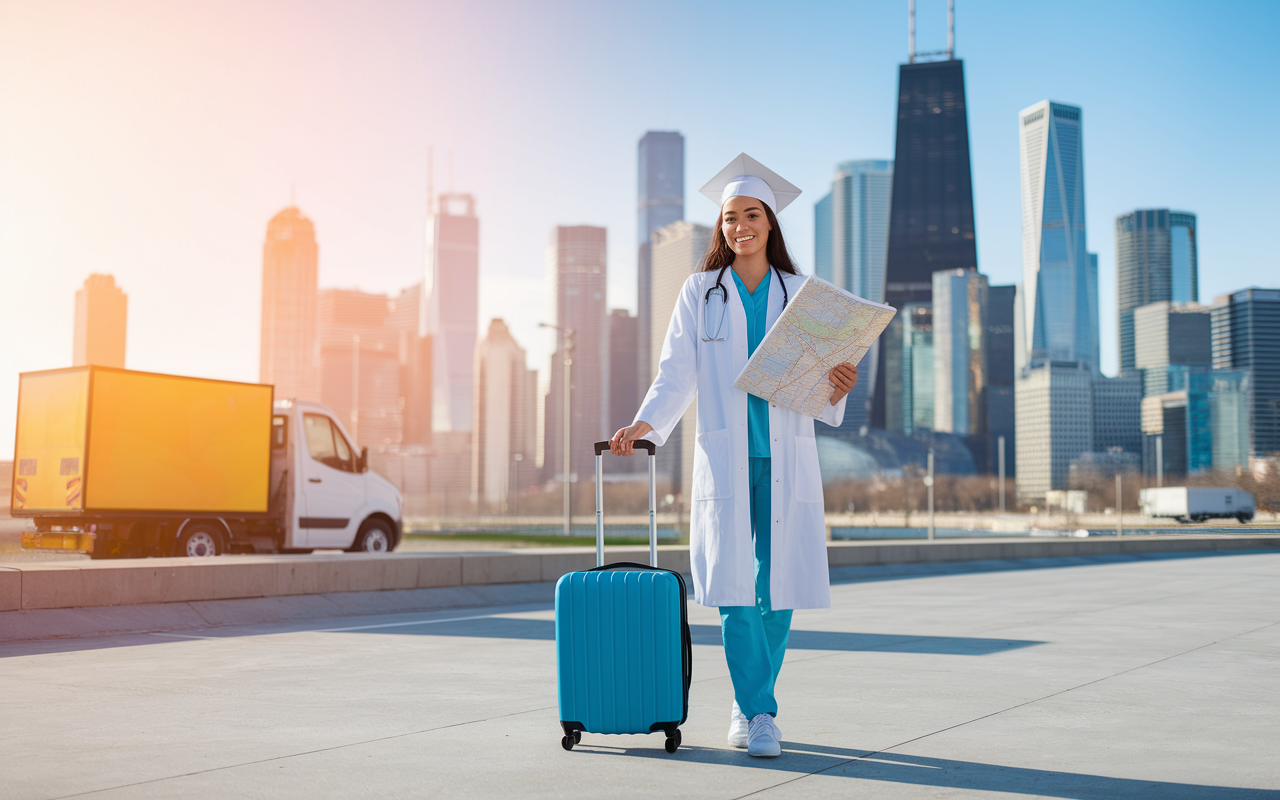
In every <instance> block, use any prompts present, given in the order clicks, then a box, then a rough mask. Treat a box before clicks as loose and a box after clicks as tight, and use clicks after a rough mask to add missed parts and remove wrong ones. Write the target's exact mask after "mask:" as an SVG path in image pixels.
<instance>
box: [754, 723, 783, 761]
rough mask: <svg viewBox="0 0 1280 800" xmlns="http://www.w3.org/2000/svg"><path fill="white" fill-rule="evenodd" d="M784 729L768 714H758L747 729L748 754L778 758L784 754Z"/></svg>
mask: <svg viewBox="0 0 1280 800" xmlns="http://www.w3.org/2000/svg"><path fill="white" fill-rule="evenodd" d="M780 739H782V731H780V730H778V725H777V723H775V722H774V721H773V717H771V716H769V715H768V714H756V715H755V716H754V717H753V718H752V719H751V725H750V726H749V727H748V729H747V755H749V756H757V757H759V758H777V757H778V756H780V755H782V744H781V742H780V741H779V740H780Z"/></svg>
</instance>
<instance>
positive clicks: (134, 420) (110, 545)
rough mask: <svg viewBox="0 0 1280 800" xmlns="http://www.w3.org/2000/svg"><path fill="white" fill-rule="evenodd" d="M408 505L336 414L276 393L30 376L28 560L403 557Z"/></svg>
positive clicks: (54, 373)
mask: <svg viewBox="0 0 1280 800" xmlns="http://www.w3.org/2000/svg"><path fill="white" fill-rule="evenodd" d="M401 507H402V500H401V497H400V493H399V491H398V490H397V489H396V488H395V486H393V485H392V484H391V483H389V482H388V481H387V480H385V479H384V478H382V477H381V476H379V475H377V474H376V473H372V472H369V470H368V464H367V454H366V452H363V451H362V452H359V453H357V452H356V450H355V448H354V447H353V446H352V445H351V437H350V436H349V435H348V434H347V432H346V431H345V429H344V428H343V427H342V425H341V423H340V422H339V421H338V420H337V419H336V418H335V417H334V415H333V413H332V412H331V411H330V410H329V409H328V408H327V407H325V406H323V405H321V404H319V403H305V402H294V401H291V400H279V401H276V400H275V399H274V397H273V388H272V387H271V386H269V385H263V384H251V383H236V382H232V381H219V380H206V379H203V378H188V377H181V376H177V375H158V374H154V373H147V372H136V371H131V370H123V369H113V368H108V367H97V366H90V367H73V368H71V369H59V370H48V371H44V372H28V373H23V374H22V375H21V376H20V378H19V387H18V428H17V440H16V443H15V453H14V470H13V486H12V494H11V501H10V508H11V513H12V514H13V515H14V516H26V517H31V518H32V519H33V520H34V521H35V523H36V531H34V532H32V533H29V534H26V535H24V537H23V546H24V547H26V548H30V549H45V550H50V549H52V550H79V551H83V552H88V553H90V554H91V555H92V556H93V557H95V558H119V557H141V556H168V555H189V556H206V555H217V554H220V553H226V552H309V551H310V550H313V549H316V548H341V549H346V550H363V551H367V552H385V551H388V550H391V549H393V548H394V547H395V546H396V544H398V542H399V539H400V529H401V523H400V517H401Z"/></svg>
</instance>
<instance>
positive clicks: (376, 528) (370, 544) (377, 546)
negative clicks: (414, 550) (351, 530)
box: [347, 519, 391, 553]
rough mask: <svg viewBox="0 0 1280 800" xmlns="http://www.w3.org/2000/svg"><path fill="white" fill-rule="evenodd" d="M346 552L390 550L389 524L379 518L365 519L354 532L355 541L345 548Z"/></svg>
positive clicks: (383, 551)
mask: <svg viewBox="0 0 1280 800" xmlns="http://www.w3.org/2000/svg"><path fill="white" fill-rule="evenodd" d="M347 552H348V553H389V552H391V526H389V525H387V523H385V522H383V521H382V520H380V519H371V520H366V521H365V523H364V524H363V525H361V526H360V532H359V533H358V534H356V541H355V543H354V544H352V545H351V547H350V548H348V549H347Z"/></svg>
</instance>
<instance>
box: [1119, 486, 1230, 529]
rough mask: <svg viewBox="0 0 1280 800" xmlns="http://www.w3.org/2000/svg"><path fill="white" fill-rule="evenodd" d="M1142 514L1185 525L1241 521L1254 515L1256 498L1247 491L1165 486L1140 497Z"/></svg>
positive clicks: (1143, 493) (1146, 492)
mask: <svg viewBox="0 0 1280 800" xmlns="http://www.w3.org/2000/svg"><path fill="white" fill-rule="evenodd" d="M1138 503H1139V505H1140V506H1141V507H1142V513H1143V514H1146V515H1147V516H1149V517H1172V518H1174V519H1177V520H1181V521H1184V522H1192V521H1202V520H1206V519H1224V518H1225V519H1230V518H1233V517H1234V518H1237V519H1240V520H1241V521H1244V520H1245V519H1252V518H1253V515H1254V508H1255V507H1254V501H1253V495H1251V494H1249V493H1248V492H1246V491H1244V490H1243V489H1234V488H1221V487H1214V486H1165V487H1162V488H1156V489H1143V490H1142V491H1141V492H1139V493H1138Z"/></svg>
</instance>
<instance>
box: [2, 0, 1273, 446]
mask: <svg viewBox="0 0 1280 800" xmlns="http://www.w3.org/2000/svg"><path fill="white" fill-rule="evenodd" d="M918 18H919V26H918V46H919V48H920V49H921V50H933V49H940V48H942V47H944V46H945V37H946V30H945V20H946V2H945V0H918ZM1278 29H1280V3H1276V2H1235V3H1233V2H1219V3H1212V4H1206V3H1190V2H1167V3H1154V2H1117V1H1116V0H1112V1H1111V2H1099V1H1096V0H1078V1H1077V2H1073V3H1029V2H1025V0H1024V1H1023V2H1012V1H1011V0H1008V1H1006V0H988V1H986V2H976V1H970V0H958V9H957V52H958V55H959V56H960V57H961V58H963V59H964V60H965V70H966V80H967V92H968V100H969V131H970V141H971V143H972V158H973V176H974V192H975V205H976V211H977V226H978V233H977V240H978V258H979V268H980V269H981V270H982V271H983V272H985V273H987V274H988V275H990V277H991V279H992V282H993V283H1011V282H1014V281H1016V280H1018V276H1019V274H1020V270H1021V256H1020V237H1021V229H1020V217H1019V214H1020V211H1019V202H1020V201H1019V192H1018V140H1017V127H1016V119H1017V112H1018V110H1019V109H1021V108H1024V107H1026V106H1028V105H1030V104H1032V103H1034V102H1036V101H1038V100H1041V99H1044V98H1052V99H1054V100H1059V101H1063V102H1067V103H1073V104H1076V105H1079V106H1081V107H1082V108H1083V110H1084V147H1085V176H1086V178H1085V180H1086V204H1087V213H1088V225H1089V244H1090V249H1091V250H1093V251H1095V252H1097V253H1098V254H1099V266H1100V275H1101V292H1100V294H1101V306H1102V308H1101V311H1102V323H1103V324H1102V343H1103V364H1104V368H1105V369H1107V370H1108V371H1112V370H1114V365H1115V361H1116V353H1115V303H1114V298H1115V271H1114V264H1115V245H1114V239H1113V233H1112V226H1113V221H1114V218H1115V216H1116V215H1117V214H1119V213H1122V212H1125V211H1127V210H1131V209H1133V208H1136V207H1172V208H1178V209H1184V210H1188V211H1192V212H1194V213H1196V214H1197V215H1198V217H1199V233H1200V296H1201V300H1202V301H1209V300H1211V299H1212V297H1213V296H1214V295H1215V294H1218V293H1221V292H1226V291H1230V290H1233V289H1237V288H1240V287H1243V286H1247V285H1251V284H1258V285H1264V286H1266V285H1270V286H1275V285H1280V258H1278V257H1277V254H1276V247H1275V244H1274V240H1275V235H1274V233H1272V231H1273V230H1274V229H1275V227H1276V220H1277V218H1278V217H1280V213H1278V212H1280V196H1278V195H1277V191H1276V187H1277V185H1280V156H1278V155H1277V147H1276V140H1277V130H1280V110H1278V108H1277V104H1276V102H1275V99H1274V94H1275V88H1274V87H1275V83H1276V80H1275V75H1276V74H1277V72H1278V71H1280V70H1278V69H1277V66H1276V59H1275V53H1276V50H1277V48H1276V45H1275V43H1274V38H1275V32H1276V30H1278ZM905 55H906V3H905V2H844V3H777V2H770V3H764V2H742V3H730V4H726V3H707V2H689V1H688V0H684V1H682V2H674V1H672V2H668V1H666V0H664V1H663V2H649V3H633V4H622V3H589V2H584V1H583V0H574V1H573V2H569V1H567V0H561V1H560V2H544V3H538V4H531V3H516V2H501V3H498V2H474V3H467V4H445V3H420V2H403V3H395V2H381V3H374V4H364V3H355V2H306V3H304V2H252V3H251V2H217V3H214V2H204V3H198V2H193V3H189V4H186V3H184V4H171V3H164V2H149V1H146V0H130V1H127V2H126V1H125V0H116V1H115V2H61V0H49V1H48V2H14V0H4V2H2V3H0V115H2V116H3V117H4V119H5V120H6V123H5V125H4V126H0V315H3V316H4V318H5V319H6V321H7V322H8V323H9V326H8V327H9V331H10V334H9V335H10V340H9V341H10V345H9V346H7V347H6V348H5V352H3V353H0V458H4V457H7V456H8V453H9V452H11V448H12V442H11V439H10V437H11V433H9V432H10V431H11V430H12V425H11V424H6V423H5V422H4V420H5V419H9V420H12V419H13V412H14V407H15V401H16V394H17V391H16V374H17V372H19V371H22V370H33V369H46V368H52V367H58V366H65V365H66V364H68V363H69V362H70V357H71V332H72V310H73V297H74V291H75V289H76V287H77V286H78V285H79V284H80V283H82V282H83V280H84V278H85V276H86V275H88V274H89V273H90V272H94V271H103V272H112V273H113V274H115V276H116V278H117V280H118V281H119V283H121V284H122V285H123V286H124V288H125V290H126V291H127V292H128V293H129V296H130V309H129V311H130V323H129V362H128V365H129V366H130V367H133V368H138V369H150V370H157V371H166V372H179V373H186V374H195V375H207V376H214V377H226V378H235V379H246V380H256V378H257V358H258V324H259V303H260V299H259V294H260V285H261V252H262V251H261V248H262V241H263V236H264V233H265V228H266V223H267V220H268V219H269V218H270V217H271V215H272V214H274V213H275V212H276V211H278V210H279V209H280V208H281V207H282V206H284V205H286V204H287V202H288V198H289V186H290V184H291V183H296V185H297V197H298V204H299V205H300V206H301V208H302V210H303V212H304V213H306V214H308V215H309V216H310V217H312V219H314V221H315V223H316V228H317V233H318V238H319V240H320V273H321V284H322V286H341V287H360V288H363V289H367V290H372V291H394V290H397V289H399V288H401V287H404V286H407V285H409V284H412V283H415V282H417V281H418V280H421V277H422V271H423V259H424V253H423V250H424V245H423V209H424V208H425V205H426V179H425V173H426V149H427V145H428V144H433V145H434V147H435V153H436V164H437V168H436V188H437V190H444V189H446V188H449V186H450V183H452V186H453V188H456V189H458V190H460V191H470V192H473V193H474V194H475V195H476V196H477V200H478V211H479V214H480V217H481V292H482V299H481V312H482V315H483V316H482V319H483V320H485V322H486V323H487V320H488V318H489V317H492V316H503V317H506V318H507V320H508V322H509V323H511V325H512V327H513V330H514V332H515V335H516V337H517V339H519V340H520V341H521V342H522V343H523V344H524V345H525V346H526V347H527V348H528V350H529V356H530V366H534V367H539V368H544V367H545V358H546V354H547V351H548V349H549V346H550V343H551V342H550V338H549V335H548V334H546V333H545V332H539V331H538V330H537V328H536V324H537V322H538V321H539V320H540V319H542V318H543V317H544V316H545V298H544V297H543V295H542V282H543V262H542V256H543V249H544V247H545V244H546V241H547V236H548V232H549V229H550V227H551V226H552V225H555V224H582V223H586V224H596V225H604V226H607V227H608V229H609V242H610V263H609V270H610V288H609V296H610V301H611V304H612V305H614V306H625V307H630V308H634V307H635V253H634V246H633V244H632V243H633V242H634V240H635V191H636V187H635V147H636V142H637V141H638V139H639V138H640V137H641V136H642V135H643V134H644V132H645V131H646V130H649V129H658V130H671V129H674V130H680V131H682V132H683V133H684V134H685V136H686V140H687V147H688V149H687V177H686V190H687V202H686V207H687V210H688V216H689V218H690V219H693V220H696V221H702V222H709V221H711V220H712V218H713V216H714V211H715V209H714V207H713V206H712V204H711V203H709V202H707V201H706V200H705V199H704V198H702V197H701V196H700V195H698V194H697V188H698V187H699V186H700V185H701V184H702V183H703V182H704V181H705V180H706V179H707V178H708V177H709V176H711V175H713V174H714V173H715V172H717V171H718V170H719V169H720V168H721V167H722V166H723V165H724V163H726V162H727V161H728V159H729V158H730V157H732V156H733V155H736V154H737V153H738V152H739V151H743V150H745V151H746V152H748V153H750V154H752V155H753V156H755V157H756V158H758V159H760V160H761V161H763V162H764V163H766V164H769V165H770V166H771V167H773V168H774V169H776V170H777V171H778V172H779V173H781V174H782V175H784V176H786V177H787V178H789V179H790V180H791V181H793V182H794V183H796V184H797V185H799V186H800V187H801V188H803V189H804V190H805V194H804V195H802V196H801V198H800V199H799V200H798V201H796V203H794V204H793V205H792V206H791V207H790V208H789V209H788V210H787V211H786V212H785V213H784V214H783V216H782V222H783V225H784V228H785V230H786V232H787V235H788V239H789V241H790V242H791V244H792V246H793V249H794V250H795V251H796V254H797V255H798V256H799V258H800V260H801V263H802V264H805V265H808V264H809V263H810V260H811V257H812V252H813V242H812V206H813V203H814V202H815V201H816V200H817V199H818V198H820V197H821V196H822V195H823V194H824V193H825V192H826V190H827V186H828V183H829V181H830V177H831V172H832V170H833V168H834V166H835V164H836V163H837V162H840V161H844V160H848V159H853V158H892V156H893V136H894V115H895V108H896V88H897V65H898V64H899V63H901V62H902V61H903V60H904V59H905ZM1268 75H1270V76H1272V77H1271V78H1268V77H1267V76H1268ZM450 163H452V165H453V166H452V169H451V168H450V166H449V165H450ZM451 173H452V175H453V178H452V181H450V174H451ZM15 334H16V342H17V344H16V345H15V344H13V342H14V341H15V340H14V338H13V337H14V336H15Z"/></svg>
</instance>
